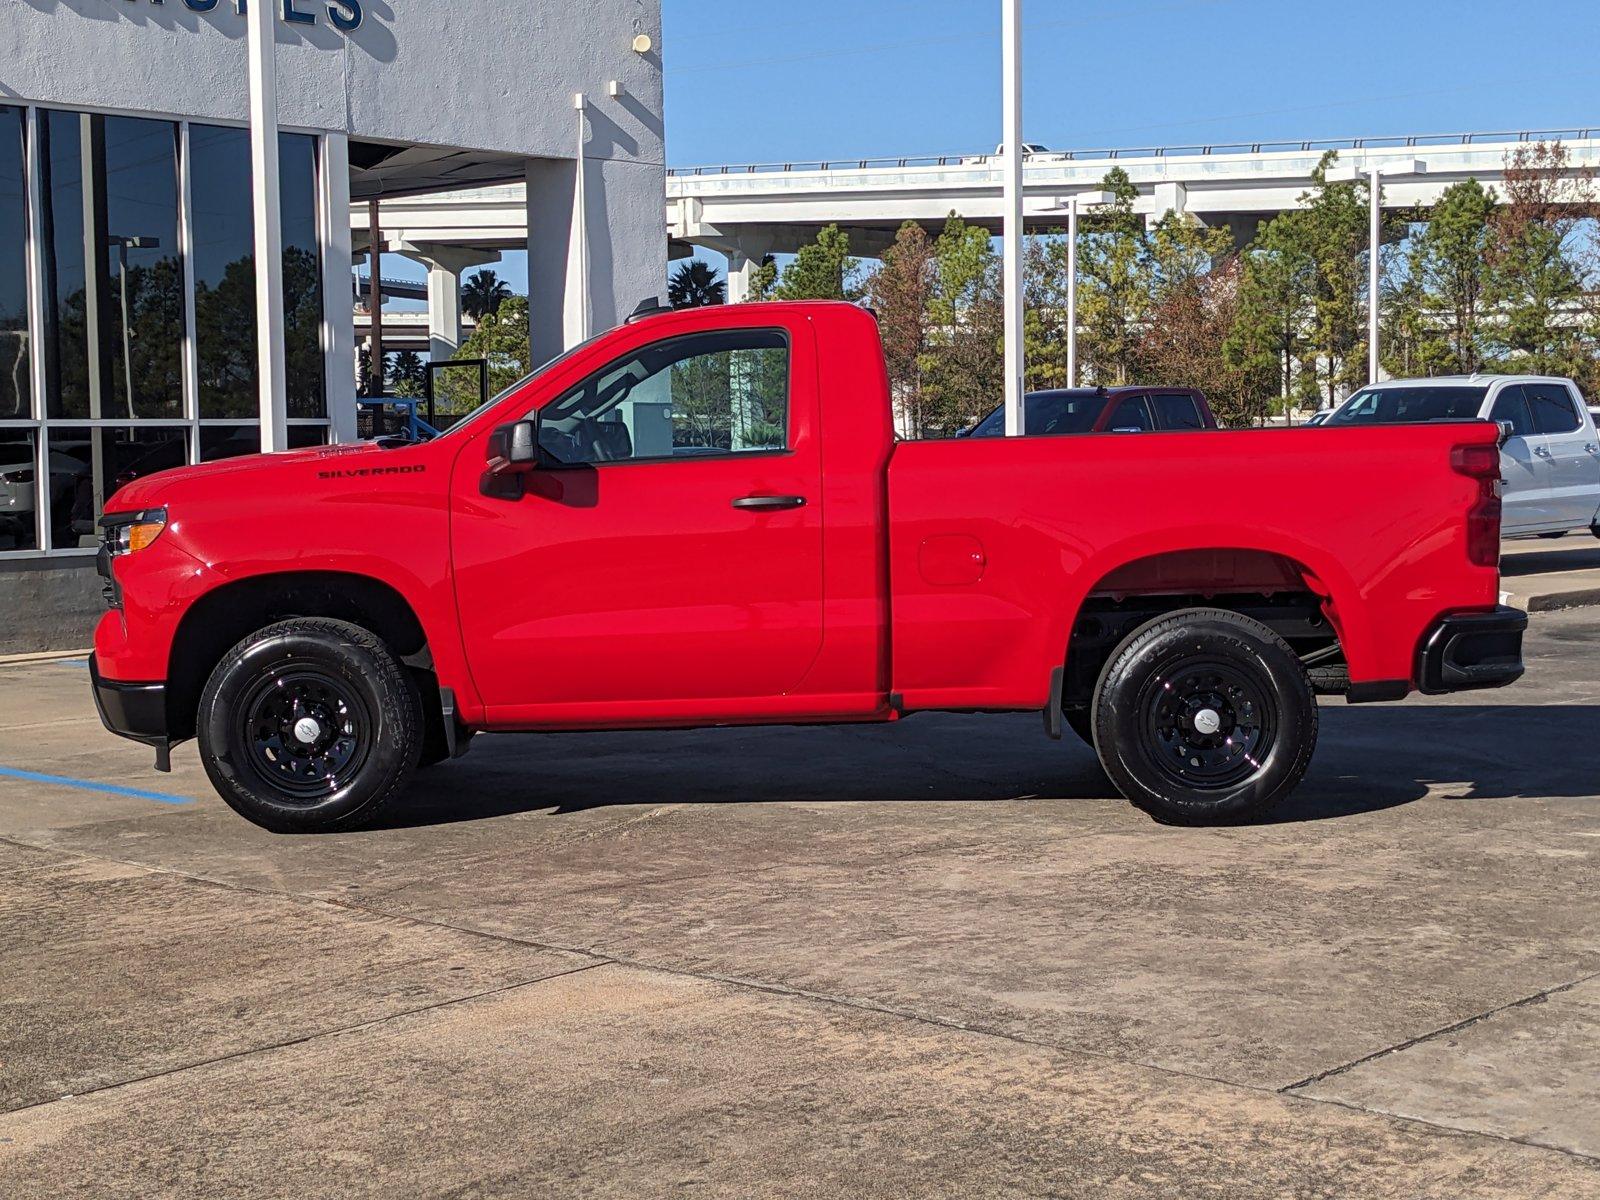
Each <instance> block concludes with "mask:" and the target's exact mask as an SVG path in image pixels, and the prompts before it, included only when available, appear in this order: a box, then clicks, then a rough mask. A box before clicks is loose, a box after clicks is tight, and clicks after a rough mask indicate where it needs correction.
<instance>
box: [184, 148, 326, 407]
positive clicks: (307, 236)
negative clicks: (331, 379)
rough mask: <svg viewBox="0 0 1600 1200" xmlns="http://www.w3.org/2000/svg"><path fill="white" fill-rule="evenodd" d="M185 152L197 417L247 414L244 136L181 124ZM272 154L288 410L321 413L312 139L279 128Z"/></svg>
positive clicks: (250, 402)
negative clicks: (190, 216)
mask: <svg viewBox="0 0 1600 1200" xmlns="http://www.w3.org/2000/svg"><path fill="white" fill-rule="evenodd" d="M189 154H190V160H191V161H190V183H189V190H190V196H191V198H192V201H193V204H194V293H195V294H194V300H195V341H196V348H197V352H198V358H199V385H200V386H199V391H200V415H201V416H202V417H205V418H210V419H216V418H221V417H253V416H255V414H256V411H257V399H256V361H257V360H256V296H255V243H254V240H253V239H254V236H255V233H254V231H255V222H254V219H253V216H252V210H251V204H250V194H251V193H250V136H249V134H248V133H247V132H246V131H245V130H243V129H223V128H219V127H216V126H208V125H191V126H190V127H189ZM278 156H279V162H278V166H279V173H280V174H279V199H280V205H281V208H282V225H283V323H284V352H285V365H286V375H287V387H288V401H289V403H288V414H289V416H291V417H321V416H324V415H325V414H326V403H325V400H324V396H323V378H322V367H323V360H322V264H321V258H320V256H319V253H318V247H317V204H316V198H317V193H316V187H317V180H316V140H315V139H314V138H311V137H309V136H307V135H305V134H282V135H280V136H279V139H278Z"/></svg>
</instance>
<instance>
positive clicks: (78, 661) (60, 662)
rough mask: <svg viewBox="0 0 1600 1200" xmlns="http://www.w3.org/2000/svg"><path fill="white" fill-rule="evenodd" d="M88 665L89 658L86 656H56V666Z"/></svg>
mask: <svg viewBox="0 0 1600 1200" xmlns="http://www.w3.org/2000/svg"><path fill="white" fill-rule="evenodd" d="M88 665H89V660H88V659H87V658H58V659H56V666H58V667H87V666H88Z"/></svg>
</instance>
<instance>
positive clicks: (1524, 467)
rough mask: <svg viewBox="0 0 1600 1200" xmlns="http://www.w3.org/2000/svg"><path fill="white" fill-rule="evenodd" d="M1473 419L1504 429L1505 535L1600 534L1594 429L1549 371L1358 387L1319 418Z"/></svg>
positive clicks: (1353, 421)
mask: <svg viewBox="0 0 1600 1200" xmlns="http://www.w3.org/2000/svg"><path fill="white" fill-rule="evenodd" d="M1474 417H1478V418H1482V419H1484V420H1489V421H1498V422H1499V423H1500V425H1501V427H1502V428H1503V429H1504V430H1505V433H1506V437H1505V441H1504V443H1503V444H1502V446H1501V448H1500V474H1501V476H1502V477H1503V478H1504V480H1505V525H1504V529H1505V535H1506V536H1507V537H1530V536H1532V535H1534V534H1543V535H1544V536H1547V537H1554V536H1558V535H1560V534H1563V533H1566V532H1567V531H1568V530H1571V529H1587V530H1589V531H1590V532H1592V533H1593V534H1594V535H1595V536H1596V537H1600V434H1597V433H1596V432H1595V421H1594V417H1593V416H1592V415H1591V414H1590V412H1589V409H1588V408H1586V407H1585V406H1584V402H1583V397H1582V396H1581V395H1580V394H1579V392H1578V385H1577V384H1575V383H1573V382H1572V380H1570V379H1559V378H1556V377H1554V376H1549V375H1447V376H1446V375H1442V376H1437V377H1435V378H1433V379H1392V380H1389V381H1388V382H1387V383H1374V384H1371V385H1369V386H1367V387H1364V388H1362V389H1361V390H1360V391H1359V392H1357V393H1356V394H1355V395H1353V396H1351V397H1350V399H1348V400H1346V401H1345V402H1344V403H1343V404H1342V405H1340V406H1339V408H1338V409H1337V410H1335V411H1334V413H1333V415H1332V416H1330V417H1329V418H1328V419H1327V421H1326V422H1324V424H1326V426H1327V427H1328V428H1330V429H1334V428H1338V427H1339V426H1342V425H1397V424H1405V423H1414V422H1418V421H1459V420H1470V419H1471V418H1474Z"/></svg>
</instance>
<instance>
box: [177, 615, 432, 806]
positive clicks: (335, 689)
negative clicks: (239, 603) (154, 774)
mask: <svg viewBox="0 0 1600 1200" xmlns="http://www.w3.org/2000/svg"><path fill="white" fill-rule="evenodd" d="M196 726H197V730H196V732H197V734H198V738H199V742H200V761H201V763H202V764H203V765H204V766H205V769H206V774H207V775H208V776H210V778H211V782H212V785H213V786H215V787H216V789H217V792H218V793H219V794H220V795H221V796H222V798H223V800H224V801H226V802H227V804H228V806H229V807H230V808H232V809H233V810H234V811H235V812H237V813H238V814H239V815H240V816H242V817H244V818H245V819H246V820H248V821H252V822H254V823H255V824H257V825H260V826H261V827H262V828H264V829H270V830H272V831H274V832H275V833H320V832H326V831H329V830H335V829H348V828H351V827H353V826H355V825H357V824H360V823H363V822H365V821H368V820H370V819H371V818H372V817H374V816H376V815H377V813H378V812H379V811H380V810H381V809H382V808H383V807H384V806H385V805H386V804H387V803H388V802H389V801H390V800H392V799H393V798H394V797H395V796H396V795H398V794H399V793H400V792H401V790H402V789H403V788H404V787H405V784H406V781H407V780H408V779H409V778H410V775H411V772H412V770H413V769H414V768H415V767H416V765H417V758H418V756H419V754H420V752H421V748H422V709H421V706H420V704H419V703H418V702H417V694H416V691H415V689H414V688H413V687H412V685H411V682H410V680H408V679H407V678H406V674H405V669H404V668H403V667H402V666H401V665H400V664H399V662H398V661H396V659H395V657H394V655H393V654H392V653H391V652H390V650H389V648H388V647H387V646H386V645H384V643H383V641H382V640H381V639H380V638H378V637H377V636H376V635H375V634H373V633H371V632H369V631H368V630H365V629H362V628H361V627H360V626H358V625H352V624H350V623H349V622H346V621H334V620H329V619H327V618H323V617H304V618H298V619H295V620H290V621H280V622H278V623H277V624H275V625H269V626H267V627H266V628H265V629H258V630H257V631H256V632H255V633H252V634H251V635H250V636H249V637H247V638H245V639H244V640H243V641H241V642H240V643H239V644H238V645H236V646H235V647H234V648H233V649H232V650H230V651H228V653H227V654H226V655H224V656H223V659H222V661H221V662H220V663H218V664H217V667H216V669H215V670H214V671H212V673H211V678H210V679H208V680H207V681H206V686H205V688H204V690H203V691H202V692H201V694H200V710H199V714H198V720H197V722H196Z"/></svg>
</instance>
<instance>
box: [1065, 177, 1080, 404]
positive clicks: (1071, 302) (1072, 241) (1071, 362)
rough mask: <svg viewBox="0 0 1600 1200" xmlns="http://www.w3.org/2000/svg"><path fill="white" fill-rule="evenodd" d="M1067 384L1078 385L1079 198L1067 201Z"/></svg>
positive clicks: (1070, 385) (1069, 385)
mask: <svg viewBox="0 0 1600 1200" xmlns="http://www.w3.org/2000/svg"><path fill="white" fill-rule="evenodd" d="M1067 386H1068V387H1077V386H1078V198H1077V197H1076V196H1074V197H1072V199H1070V200H1068V201H1067Z"/></svg>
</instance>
